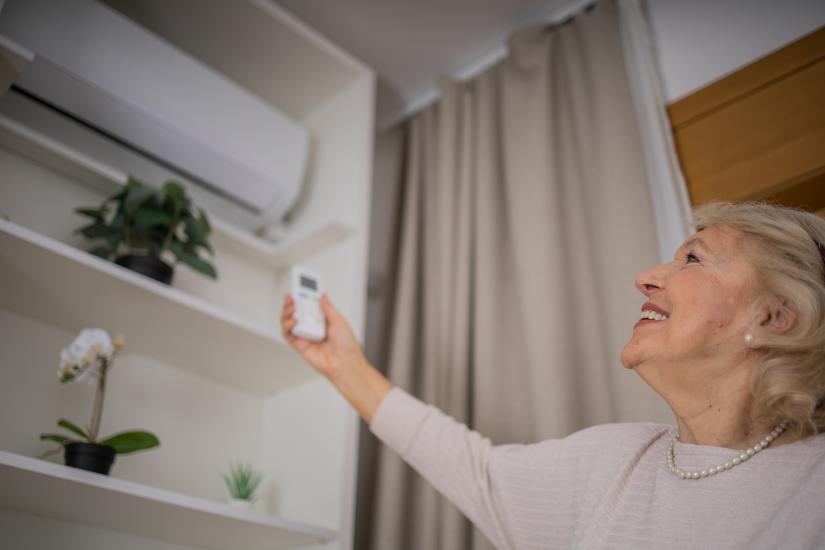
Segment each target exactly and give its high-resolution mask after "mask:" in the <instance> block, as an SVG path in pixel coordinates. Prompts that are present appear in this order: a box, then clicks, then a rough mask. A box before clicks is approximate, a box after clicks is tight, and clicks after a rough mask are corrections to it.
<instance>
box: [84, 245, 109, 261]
mask: <svg viewBox="0 0 825 550" xmlns="http://www.w3.org/2000/svg"><path fill="white" fill-rule="evenodd" d="M89 254H91V255H93V256H97V257H98V258H103V259H104V260H108V259H109V258H111V257H112V249H111V248H109V247H108V246H96V247H94V248H92V249H91V250H89Z"/></svg>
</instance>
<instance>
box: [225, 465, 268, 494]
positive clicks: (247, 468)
mask: <svg viewBox="0 0 825 550" xmlns="http://www.w3.org/2000/svg"><path fill="white" fill-rule="evenodd" d="M222 476H223V480H224V482H225V483H226V487H227V489H229V496H231V497H232V498H234V499H236V500H245V501H249V502H251V501H253V500H254V499H255V491H257V490H258V487H259V486H260V484H261V481H262V479H263V478H262V476H261V474H259V473H258V472H256V471H255V469H254V468H253V467H252V466H251V465H249V464H235V465H233V466H232V467H230V469H229V471H228V472H226V473H224V474H222Z"/></svg>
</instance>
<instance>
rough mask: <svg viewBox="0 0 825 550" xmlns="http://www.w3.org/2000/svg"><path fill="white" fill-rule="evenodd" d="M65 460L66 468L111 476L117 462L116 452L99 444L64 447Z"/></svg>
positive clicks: (74, 444) (76, 444)
mask: <svg viewBox="0 0 825 550" xmlns="http://www.w3.org/2000/svg"><path fill="white" fill-rule="evenodd" d="M63 458H64V460H65V462H66V466H71V467H73V468H80V469H81V470H88V471H89V472H97V473H99V474H103V475H109V469H110V468H111V467H112V463H113V462H114V461H115V450H114V449H113V448H112V447H109V446H107V445H98V444H97V443H69V444H68V445H66V446H65V447H64V453H63Z"/></svg>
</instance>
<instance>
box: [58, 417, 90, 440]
mask: <svg viewBox="0 0 825 550" xmlns="http://www.w3.org/2000/svg"><path fill="white" fill-rule="evenodd" d="M57 425H58V426H60V427H61V428H65V429H67V430H69V431H70V432H72V433H73V434H75V435H79V436H80V437H82V438H83V439H87V440H88V439H89V434H87V433H86V432H85V431H83V429H81V428H80V427H79V426H77V425H76V424H73V423H72V422H69V421H68V420H66V419H65V418H61V419H60V420H58V421H57Z"/></svg>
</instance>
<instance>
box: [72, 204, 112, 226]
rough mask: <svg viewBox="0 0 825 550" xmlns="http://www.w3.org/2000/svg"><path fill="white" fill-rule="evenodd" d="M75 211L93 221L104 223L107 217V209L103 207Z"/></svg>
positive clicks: (76, 209)
mask: <svg viewBox="0 0 825 550" xmlns="http://www.w3.org/2000/svg"><path fill="white" fill-rule="evenodd" d="M74 211H75V213H76V214H80V215H81V216H86V217H87V218H92V219H93V220H97V221H99V222H102V221H104V218H105V216H106V208H105V207H103V206H101V207H100V208H75V209H74Z"/></svg>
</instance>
